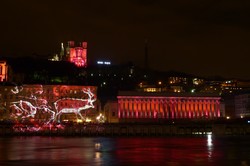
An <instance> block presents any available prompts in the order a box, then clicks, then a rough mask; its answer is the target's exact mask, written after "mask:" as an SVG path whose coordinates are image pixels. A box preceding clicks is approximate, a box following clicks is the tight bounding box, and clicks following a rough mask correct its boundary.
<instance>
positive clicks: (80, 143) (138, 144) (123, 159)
mask: <svg viewBox="0 0 250 166" xmlns="http://www.w3.org/2000/svg"><path fill="white" fill-rule="evenodd" d="M248 140H249V139H245V138H244V139H239V138H233V139H232V138H229V139H228V138H214V136H212V135H207V136H202V137H163V138H149V137H148V138H144V137H137V138H134V137H133V138H90V137H89V138H63V137H53V138H50V137H13V138H0V153H1V155H0V165H7V166H8V165H26V166H29V165H35V164H37V163H38V164H39V165H60V166H62V165H93V166H100V165H102V166H103V165H104V166H105V165H107V166H109V165H192V166H196V165H197V166H198V165H232V164H233V165H247V164H248V163H249V159H250V146H249V145H250V143H249V141H248Z"/></svg>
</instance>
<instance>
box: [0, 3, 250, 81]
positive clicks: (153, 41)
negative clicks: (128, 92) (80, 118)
mask: <svg viewBox="0 0 250 166" xmlns="http://www.w3.org/2000/svg"><path fill="white" fill-rule="evenodd" d="M0 20H1V24H0V25H1V26H0V33H1V36H0V56H26V55H32V54H38V55H44V56H45V55H48V54H53V53H59V51H60V43H61V42H64V43H65V42H66V41H69V40H74V41H87V42H88V58H89V60H91V61H95V60H111V61H112V62H113V64H120V63H125V62H128V61H132V62H133V63H134V64H135V65H139V66H143V65H144V53H145V51H144V50H145V41H146V40H147V41H148V55H149V62H150V68H152V69H155V70H162V71H168V70H176V71H181V72H186V73H190V74H196V75H199V76H223V77H226V78H243V79H250V1H248V0H174V1H168V0H106V1H102V0H5V1H1V2H0Z"/></svg>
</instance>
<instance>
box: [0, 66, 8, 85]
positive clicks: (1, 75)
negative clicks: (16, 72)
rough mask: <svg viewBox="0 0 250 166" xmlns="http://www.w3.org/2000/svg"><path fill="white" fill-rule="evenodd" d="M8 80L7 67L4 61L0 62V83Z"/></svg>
mask: <svg viewBox="0 0 250 166" xmlns="http://www.w3.org/2000/svg"><path fill="white" fill-rule="evenodd" d="M7 80H8V66H7V62H6V61H0V82H5V81H7Z"/></svg>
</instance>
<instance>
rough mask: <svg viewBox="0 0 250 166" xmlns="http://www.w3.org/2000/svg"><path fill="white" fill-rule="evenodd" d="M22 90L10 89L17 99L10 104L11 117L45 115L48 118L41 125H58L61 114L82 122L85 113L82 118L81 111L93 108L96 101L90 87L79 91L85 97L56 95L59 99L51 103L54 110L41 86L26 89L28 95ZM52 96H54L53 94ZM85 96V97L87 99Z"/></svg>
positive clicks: (18, 88) (33, 117)
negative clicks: (73, 115)
mask: <svg viewBox="0 0 250 166" xmlns="http://www.w3.org/2000/svg"><path fill="white" fill-rule="evenodd" d="M62 87H64V88H65V87H66V89H67V90H68V91H71V89H70V87H68V86H62ZM24 89H25V88H24V87H14V88H13V89H11V93H12V94H14V95H15V96H16V98H17V99H18V100H17V101H13V102H10V110H11V112H12V114H11V117H12V118H14V119H19V120H20V119H36V115H37V114H38V115H39V114H40V115H41V114H46V113H47V115H49V118H45V119H43V123H42V125H48V124H53V123H54V122H59V123H60V116H61V115H62V114H68V113H74V114H75V115H76V117H77V119H78V117H80V118H81V119H82V120H83V121H85V120H86V112H85V115H84V116H83V115H82V114H81V111H83V110H87V109H89V108H95V106H94V102H95V101H96V96H95V95H94V93H93V92H94V90H93V89H90V87H87V88H86V87H85V88H83V89H82V90H81V93H82V94H85V95H84V96H83V97H80V98H69V97H63V98H60V97H59V96H58V94H56V97H57V98H60V99H57V100H56V101H55V102H51V103H53V104H52V106H53V108H54V109H53V108H52V106H50V105H49V104H48V103H49V102H48V101H47V97H46V96H48V94H47V95H46V94H45V92H44V91H43V86H42V85H40V87H39V88H34V87H28V88H26V89H29V90H30V91H31V94H30V95H27V91H26V92H23V91H24ZM53 89H54V87H53ZM78 89H79V87H78ZM34 90H35V91H34ZM30 91H28V92H30ZM33 91H34V92H33ZM92 91H93V92H92ZM32 92H33V93H32ZM22 94H23V95H22ZM53 95H55V94H54V92H53ZM85 96H87V98H86V97H85Z"/></svg>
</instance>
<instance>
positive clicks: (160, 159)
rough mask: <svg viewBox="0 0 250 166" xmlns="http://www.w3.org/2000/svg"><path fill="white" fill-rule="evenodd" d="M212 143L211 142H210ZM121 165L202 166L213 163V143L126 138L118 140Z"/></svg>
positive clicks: (195, 139)
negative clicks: (183, 165)
mask: <svg viewBox="0 0 250 166" xmlns="http://www.w3.org/2000/svg"><path fill="white" fill-rule="evenodd" d="M210 141H211V140H210ZM116 143H117V147H116V148H117V151H116V156H117V158H118V160H120V161H121V163H123V164H124V163H128V164H129V163H137V164H139V165H140V164H146V165H162V164H164V165H179V164H181V163H182V164H183V163H186V165H201V164H202V163H204V162H205V163H207V162H211V161H212V160H211V158H212V156H213V155H214V154H213V152H212V150H213V149H212V145H211V142H210V143H209V144H208V142H206V139H204V137H203V138H172V137H171V138H130V139H129V138H124V139H120V138H119V139H118V140H117V142H116Z"/></svg>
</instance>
